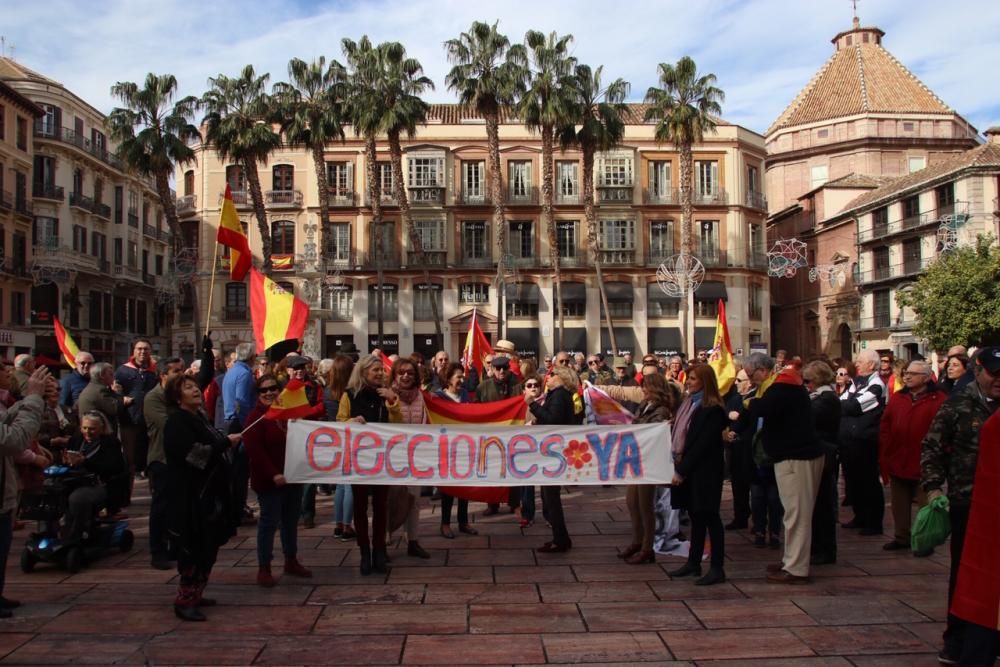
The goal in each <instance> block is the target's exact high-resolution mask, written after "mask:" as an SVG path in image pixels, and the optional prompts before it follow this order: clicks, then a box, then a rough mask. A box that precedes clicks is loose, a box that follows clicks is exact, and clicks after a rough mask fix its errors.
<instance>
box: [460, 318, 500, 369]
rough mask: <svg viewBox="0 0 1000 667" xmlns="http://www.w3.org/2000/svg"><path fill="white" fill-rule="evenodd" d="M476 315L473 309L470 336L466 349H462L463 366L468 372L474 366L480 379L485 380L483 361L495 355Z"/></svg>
mask: <svg viewBox="0 0 1000 667" xmlns="http://www.w3.org/2000/svg"><path fill="white" fill-rule="evenodd" d="M476 313H477V311H476V310H475V309H473V311H472V321H470V322H469V334H468V335H467V336H466V337H465V347H464V348H463V349H462V365H463V366H465V368H466V370H468V369H469V368H471V367H473V366H474V367H475V368H476V372H477V373H479V377H480V378H485V377H486V374H485V373H483V360H484V359H485V358H486V355H488V354H493V348H492V347H490V342H489V341H488V340H486V335H485V334H483V330H482V329H481V328H479V322H478V321H477V320H476Z"/></svg>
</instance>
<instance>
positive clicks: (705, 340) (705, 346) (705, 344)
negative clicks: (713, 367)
mask: <svg viewBox="0 0 1000 667" xmlns="http://www.w3.org/2000/svg"><path fill="white" fill-rule="evenodd" d="M713 343H715V327H695V328H694V346H695V347H696V348H698V349H699V350H711V349H712V344H713Z"/></svg>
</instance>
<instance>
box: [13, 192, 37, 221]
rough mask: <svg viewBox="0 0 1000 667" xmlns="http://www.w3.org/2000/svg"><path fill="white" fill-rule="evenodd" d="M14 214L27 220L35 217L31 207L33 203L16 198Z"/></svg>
mask: <svg viewBox="0 0 1000 667" xmlns="http://www.w3.org/2000/svg"><path fill="white" fill-rule="evenodd" d="M14 213H16V214H18V215H20V216H23V217H25V218H30V217H32V216H33V215H34V209H33V208H32V206H31V202H29V201H28V200H27V199H25V198H23V197H15V198H14Z"/></svg>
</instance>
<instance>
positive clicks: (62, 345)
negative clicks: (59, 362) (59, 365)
mask: <svg viewBox="0 0 1000 667" xmlns="http://www.w3.org/2000/svg"><path fill="white" fill-rule="evenodd" d="M52 324H53V326H55V329H56V344H57V345H58V346H59V350H60V351H61V352H62V355H63V357H64V358H65V359H66V363H67V364H69V367H70V368H76V355H78V354H79V353H80V348H78V347H77V346H76V342H75V341H74V340H73V337H72V336H70V335H69V332H67V331H66V329H64V328H63V325H62V322H60V321H59V318H58V317H53V318H52Z"/></svg>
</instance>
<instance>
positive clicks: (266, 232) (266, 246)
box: [243, 162, 271, 277]
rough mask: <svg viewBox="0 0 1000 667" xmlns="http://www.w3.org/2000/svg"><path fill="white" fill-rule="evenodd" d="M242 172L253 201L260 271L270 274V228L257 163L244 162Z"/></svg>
mask: <svg viewBox="0 0 1000 667" xmlns="http://www.w3.org/2000/svg"><path fill="white" fill-rule="evenodd" d="M243 172H244V173H245V174H246V178H247V187H248V188H250V199H251V201H253V212H254V215H255V216H256V218H257V229H258V230H259V231H260V248H261V254H262V255H263V257H264V263H263V264H262V265H261V272H262V273H263V274H264V275H266V276H268V277H270V276H271V229H270V228H269V227H268V224H267V213H266V212H265V210H264V192H263V191H262V190H261V189H260V176H259V175H258V174H257V164H256V163H253V162H244V164H243Z"/></svg>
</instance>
